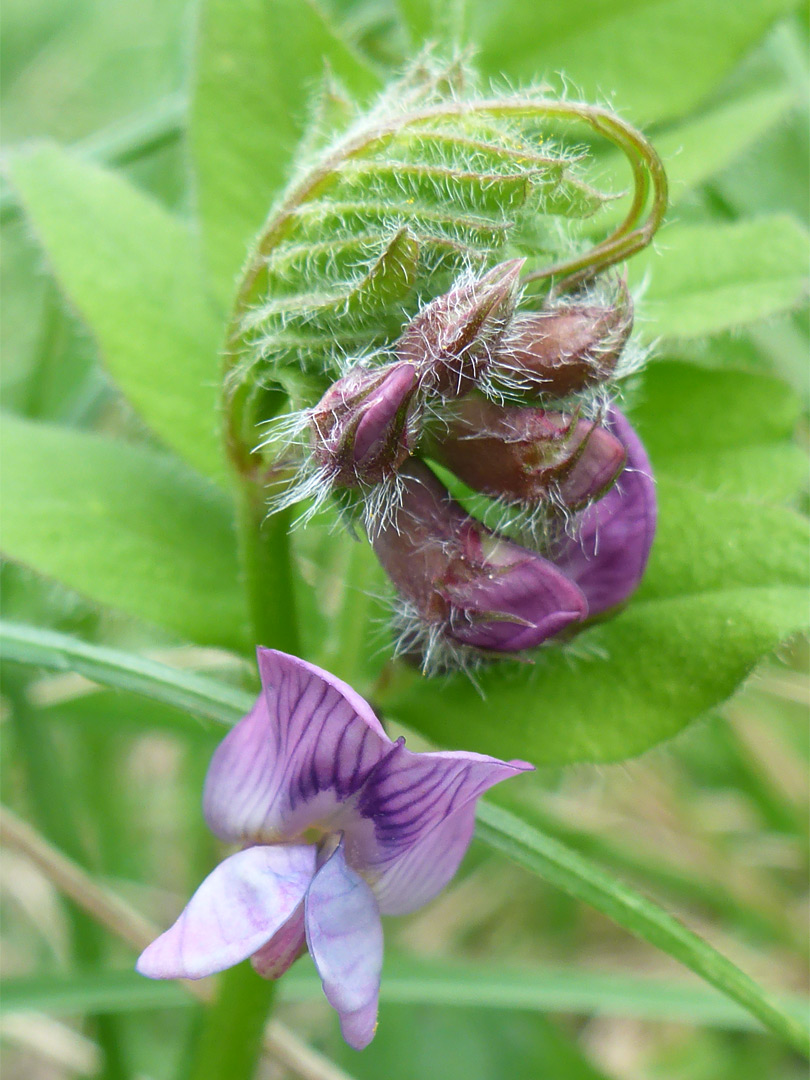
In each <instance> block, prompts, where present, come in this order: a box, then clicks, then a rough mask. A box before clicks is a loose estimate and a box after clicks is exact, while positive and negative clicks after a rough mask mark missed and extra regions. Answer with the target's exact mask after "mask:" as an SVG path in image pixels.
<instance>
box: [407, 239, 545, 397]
mask: <svg viewBox="0 0 810 1080" xmlns="http://www.w3.org/2000/svg"><path fill="white" fill-rule="evenodd" d="M525 261H526V260H525V259H510V260H509V261H508V262H504V263H500V264H499V265H498V266H496V267H494V268H493V269H492V270H490V271H489V272H488V273H487V274H484V276H483V277H481V278H479V279H478V280H476V281H470V282H467V283H464V284H462V285H459V286H457V287H456V288H454V289H451V290H450V292H448V293H445V294H444V295H443V296H439V297H437V298H436V299H435V300H433V301H431V303H429V304H428V305H427V306H426V307H424V308H423V309H422V310H421V311H420V312H419V314H418V315H417V316H416V318H414V319H412V320H411V322H410V323H409V324H408V326H407V327H406V328H405V331H404V333H403V334H402V337H401V338H400V339H399V341H398V342H397V344H396V351H397V356H398V357H399V358H400V360H407V361H409V362H410V363H412V364H415V365H416V367H417V368H418V370H419V373H420V378H421V379H422V380H423V381H424V384H425V386H427V387H428V388H430V389H432V390H434V391H435V392H436V393H438V394H439V395H440V396H441V397H443V398H456V397H461V396H462V395H463V394H466V393H467V391H468V390H469V389H470V388H471V386H472V385H473V384H474V383H476V382H477V381H478V380H479V379H480V377H481V375H482V374H483V371H484V369H485V368H486V365H487V363H488V362H489V359H490V356H491V355H492V353H493V351H494V350H495V349H496V348H497V347H498V345H499V343H500V341H501V338H502V336H503V334H504V331H505V330H506V327H507V325H508V323H509V321H510V320H511V318H512V314H513V312H514V309H515V302H516V299H517V291H518V282H519V277H520V271H521V268H522V267H523V264H524V262H525Z"/></svg>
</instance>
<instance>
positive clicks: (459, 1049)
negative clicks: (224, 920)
mask: <svg viewBox="0 0 810 1080" xmlns="http://www.w3.org/2000/svg"><path fill="white" fill-rule="evenodd" d="M384 982H385V976H383V983H384ZM381 997H382V995H381ZM332 1026H333V1030H334V1029H335V1028H336V1027H337V1024H336V1023H334V1021H333V1025H332ZM415 1033H418V1037H414V1036H415ZM333 1053H334V1055H335V1059H336V1061H337V1063H338V1064H339V1065H341V1066H343V1068H345V1069H346V1070H351V1073H350V1075H351V1076H352V1077H353V1078H354V1080H380V1077H385V1080H413V1078H414V1077H428V1076H436V1077H441V1078H442V1080H503V1078H504V1077H509V1080H537V1078H538V1077H554V1078H555V1080H557V1078H559V1080H562V1078H564V1080H608V1077H607V1076H606V1074H605V1073H604V1072H602V1071H601V1070H599V1069H597V1068H596V1067H595V1066H594V1065H592V1064H591V1063H590V1062H589V1061H588V1059H587V1058H586V1057H585V1056H584V1054H583V1052H582V1051H581V1050H580V1048H579V1046H578V1045H577V1042H576V1039H575V1037H574V1036H573V1035H570V1034H566V1033H564V1032H563V1030H561V1029H560V1028H559V1027H558V1026H557V1025H556V1024H554V1023H553V1022H552V1021H551V1020H548V1019H547V1018H546V1017H544V1016H537V1015H534V1016H532V1015H529V1014H527V1013H525V1012H524V1013H519V1012H500V1013H493V1012H491V1011H488V1010H486V1009H481V1008H469V1007H468V1008H466V1009H455V1008H441V1007H439V1008H437V1007H436V1006H433V1005H430V1006H428V1005H423V1006H418V1005H397V1006H393V1005H387V1004H386V1002H385V1000H384V999H383V1000H382V1002H381V1008H380V1016H379V1029H378V1031H377V1032H376V1034H375V1036H374V1040H373V1042H372V1043H371V1045H370V1046H368V1047H366V1049H365V1050H364V1051H363V1053H362V1054H356V1053H353V1052H352V1050H351V1049H350V1048H349V1047H348V1046H346V1044H345V1043H344V1042H343V1040H342V1039H341V1040H338V1038H337V1032H335V1047H334V1050H333Z"/></svg>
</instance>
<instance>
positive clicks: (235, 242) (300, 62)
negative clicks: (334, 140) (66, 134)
mask: <svg viewBox="0 0 810 1080" xmlns="http://www.w3.org/2000/svg"><path fill="white" fill-rule="evenodd" d="M199 18H200V26H199V29H198V48H197V58H196V65H195V84H196V85H195V90H194V96H193V100H192V109H191V122H190V138H191V149H192V155H193V159H194V166H195V173H196V178H197V197H198V205H199V208H200V216H201V219H202V227H203V241H204V246H205V250H206V254H207V256H208V261H209V264H210V269H211V271H212V274H213V277H214V282H215V285H216V289H217V293H218V295H220V296H221V297H222V299H223V300H228V299H229V297H230V294H231V292H232V289H233V285H234V281H235V278H236V274H237V272H238V270H239V268H240V266H241V265H242V263H243V262H244V260H245V257H246V255H247V252H248V247H249V245H250V242H251V240H252V239H253V235H254V233H256V232H257V230H258V229H259V226H260V225H261V223H262V221H263V220H264V218H265V217H266V215H267V212H268V210H269V209H270V205H271V203H272V202H273V200H274V198H275V197H276V195H277V194H278V192H279V190H280V189H281V188H282V187H283V186H284V184H285V183H286V181H287V180H288V179H289V174H290V171H291V166H292V158H293V154H294V151H295V149H296V145H297V143H298V141H299V139H300V138H301V136H302V134H303V132H304V129H305V126H306V124H307V121H308V119H309V117H310V113H311V111H312V97H313V93H314V92H315V91H316V90H317V88H318V83H319V81H321V80H322V79H323V78H324V76H325V75H326V74H327V73H328V74H329V75H330V76H333V77H334V78H336V79H337V80H338V81H339V82H340V83H342V84H343V85H344V86H345V87H346V88H347V90H348V91H349V92H350V93H352V94H354V95H357V96H359V97H361V98H365V97H368V96H369V94H371V93H373V92H374V91H375V90H376V89H377V88H378V85H379V83H378V79H377V76H376V75H375V74H374V72H373V71H372V70H371V69H370V68H369V67H368V66H367V64H366V63H365V61H363V60H362V59H361V58H360V56H359V55H358V54H357V53H356V52H354V51H353V49H352V48H351V47H350V46H349V45H348V44H347V43H346V42H345V41H343V40H342V39H341V37H340V36H339V34H338V32H337V30H336V29H335V28H334V27H333V26H331V25H330V23H329V21H328V19H327V18H326V16H325V15H324V14H323V12H322V11H321V10H320V9H319V7H318V6H317V4H316V3H314V2H313V0H204V3H202V4H201V11H200V16H199Z"/></svg>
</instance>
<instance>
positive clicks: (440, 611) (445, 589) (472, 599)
mask: <svg viewBox="0 0 810 1080" xmlns="http://www.w3.org/2000/svg"><path fill="white" fill-rule="evenodd" d="M399 476H400V484H401V493H402V497H401V503H400V505H399V507H398V509H397V511H396V512H395V514H394V515H393V518H392V520H391V522H390V523H389V524H387V525H386V526H385V527H384V528H382V529H381V530H380V531H379V532H378V533H377V535H376V536H375V537H374V538H373V540H372V542H373V545H374V550H375V552H376V554H377V557H378V558H379V560H380V562H381V563H382V565H383V567H384V568H385V570H386V572H387V573H388V575H389V577H390V578H391V579H392V581H393V582H394V585H395V586H396V587H397V589H398V591H399V592H400V593H401V595H402V596H403V597H404V598H405V599H406V600H407V601H409V603H410V604H411V606H412V607H413V609H414V610H415V612H416V614H417V616H418V618H419V619H420V620H421V621H422V622H423V623H424V624H425V625H426V627H427V628H431V629H434V630H437V631H438V632H439V634H440V635H441V636H442V637H444V638H446V639H450V640H451V641H453V642H456V643H460V644H462V645H468V646H472V647H473V648H475V649H480V650H483V651H486V652H503V653H512V652H518V651H520V650H522V649H529V648H533V647H534V646H536V645H539V644H540V643H541V642H543V641H545V640H546V639H547V638H550V637H553V636H554V635H555V634H558V633H559V632H560V631H561V630H563V629H564V628H565V627H566V626H568V625H569V624H570V623H572V622H576V621H578V620H582V619H584V618H585V616H586V615H587V610H588V608H587V603H586V602H585V598H584V596H583V595H582V593H581V592H580V590H579V588H578V587H577V586H576V585H574V583H573V582H572V581H570V580H569V579H568V578H566V577H565V575H563V574H562V573H560V571H559V570H557V568H556V567H555V566H553V565H552V564H551V563H550V562H548V560H546V559H544V558H542V557H541V556H540V555H538V554H536V553H535V552H533V551H529V550H528V549H527V548H523V547H521V546H519V545H518V544H515V543H513V542H512V541H510V540H507V539H506V538H504V537H502V536H499V535H498V534H497V533H494V532H491V531H490V530H489V529H487V528H485V527H484V526H483V525H482V524H481V523H480V522H478V521H476V520H475V519H474V518H472V517H470V516H469V515H468V514H467V513H466V511H465V510H464V509H463V507H462V506H460V505H459V504H458V503H457V502H455V501H454V500H453V499H452V498H451V496H450V493H449V492H448V491H447V490H446V489H445V488H444V487H443V485H442V484H441V483H440V482H439V481H438V479H437V478H436V477H435V476H434V475H433V473H432V472H431V471H430V469H428V467H427V466H426V465H424V464H423V463H422V462H421V461H418V460H417V459H415V458H414V459H411V460H410V461H408V462H407V463H406V464H405V465H403V466H402V468H401V469H400V471H399Z"/></svg>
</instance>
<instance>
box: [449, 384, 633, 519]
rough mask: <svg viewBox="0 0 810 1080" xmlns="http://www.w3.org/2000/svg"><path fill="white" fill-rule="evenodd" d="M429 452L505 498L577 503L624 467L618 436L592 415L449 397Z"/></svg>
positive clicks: (600, 490) (482, 489)
mask: <svg viewBox="0 0 810 1080" xmlns="http://www.w3.org/2000/svg"><path fill="white" fill-rule="evenodd" d="M430 453H431V455H432V456H433V457H435V458H436V460H437V461H439V462H440V463H441V464H442V465H445V466H447V468H448V469H451V470H452V471H453V472H454V473H455V474H456V476H458V477H459V479H461V480H463V481H464V483H465V484H467V485H469V487H471V488H474V489H475V490H476V491H480V492H482V493H483V494H484V495H489V496H490V497H491V498H503V499H505V500H506V501H507V502H521V503H537V502H542V501H544V500H547V499H553V500H554V501H555V502H556V503H558V504H562V505H563V506H566V507H567V508H568V509H570V510H577V509H580V508H581V507H583V506H585V505H587V503H589V502H592V501H593V500H594V499H598V498H600V497H601V496H602V495H603V494H604V493H605V492H606V491H607V490H608V489H609V488H610V487H611V485H612V484H614V483H615V481H616V479H617V477H618V476H619V474H620V473H621V471H622V469H623V468H624V463H625V456H626V455H625V449H624V446H623V445H622V443H621V442H620V441H619V439H617V438H616V437H615V435H612V434H611V433H610V432H608V431H607V430H605V428H603V427H600V426H599V424H598V423H597V422H596V421H592V420H577V419H576V418H575V417H571V416H565V415H564V414H563V413H557V412H546V411H545V410H543V409H529V408H504V407H501V406H498V405H494V404H493V403H492V402H489V401H485V400H484V399H483V398H478V397H468V398H465V399H464V400H463V401H460V402H458V403H457V405H456V407H455V410H454V416H453V418H452V419H450V420H449V421H448V423H447V426H446V427H445V428H444V430H443V431H441V432H440V433H439V434H437V435H435V436H434V438H433V440H432V442H431V444H430Z"/></svg>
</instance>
